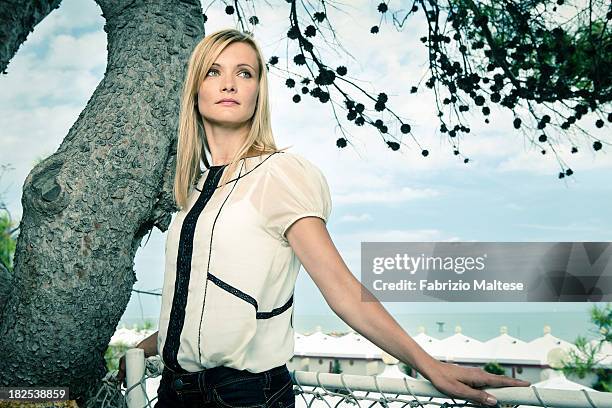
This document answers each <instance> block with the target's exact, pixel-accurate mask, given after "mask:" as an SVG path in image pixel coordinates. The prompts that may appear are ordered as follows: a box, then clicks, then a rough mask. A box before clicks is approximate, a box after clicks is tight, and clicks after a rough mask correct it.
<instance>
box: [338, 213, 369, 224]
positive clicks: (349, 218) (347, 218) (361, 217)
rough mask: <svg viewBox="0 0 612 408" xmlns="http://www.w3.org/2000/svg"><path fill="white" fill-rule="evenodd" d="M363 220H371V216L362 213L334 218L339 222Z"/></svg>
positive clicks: (359, 221)
mask: <svg viewBox="0 0 612 408" xmlns="http://www.w3.org/2000/svg"><path fill="white" fill-rule="evenodd" d="M365 221H372V216H371V215H370V214H368V213H363V214H359V215H357V214H346V215H343V216H341V217H340V218H338V219H336V222H339V223H361V222H365Z"/></svg>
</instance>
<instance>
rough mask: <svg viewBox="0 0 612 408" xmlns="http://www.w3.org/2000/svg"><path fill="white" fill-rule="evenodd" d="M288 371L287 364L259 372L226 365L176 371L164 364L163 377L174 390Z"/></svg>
mask: <svg viewBox="0 0 612 408" xmlns="http://www.w3.org/2000/svg"><path fill="white" fill-rule="evenodd" d="M287 371H288V369H287V365H286V364H283V365H281V366H278V367H273V368H271V369H269V370H266V371H262V372H259V373H253V372H250V371H248V370H238V369H236V368H232V367H226V366H217V367H213V368H207V369H204V370H202V371H196V372H187V373H176V372H173V371H172V370H170V369H169V368H168V367H166V366H164V369H163V371H162V378H166V379H167V380H168V381H169V383H170V386H171V387H172V388H173V389H174V390H176V391H180V390H185V389H194V388H199V387H200V384H202V383H205V384H208V385H210V386H214V385H216V384H220V383H222V382H224V381H225V380H227V379H233V378H245V377H246V378H251V377H265V376H266V375H268V376H272V375H276V374H280V373H283V372H287ZM201 377H204V378H205V380H204V381H201V380H200V379H201Z"/></svg>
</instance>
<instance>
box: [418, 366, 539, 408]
mask: <svg viewBox="0 0 612 408" xmlns="http://www.w3.org/2000/svg"><path fill="white" fill-rule="evenodd" d="M424 375H425V374H424ZM425 377H426V378H427V379H428V380H429V381H430V382H431V383H432V384H433V386H434V387H436V388H437V389H438V390H439V391H441V392H443V393H444V394H446V395H448V396H449V397H455V398H461V399H464V400H470V401H471V402H475V403H478V404H484V405H495V404H496V403H497V399H496V398H495V397H494V396H493V395H491V394H489V393H487V392H485V391H483V390H479V389H478V388H496V387H527V386H529V385H530V384H531V383H530V382H529V381H524V380H519V379H516V378H510V377H507V376H505V375H497V374H491V373H488V372H486V371H484V370H482V369H480V368H477V367H462V366H459V365H456V364H449V363H444V362H441V361H437V360H436V361H435V363H434V364H433V365H432V366H430V367H429V368H428V370H427V375H426V376H425Z"/></svg>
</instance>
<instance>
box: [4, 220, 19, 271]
mask: <svg viewBox="0 0 612 408" xmlns="http://www.w3.org/2000/svg"><path fill="white" fill-rule="evenodd" d="M13 228H15V225H14V224H13V223H11V218H10V216H9V213H8V212H7V211H6V210H1V211H0V262H2V264H4V266H6V268H7V269H8V270H9V272H12V270H13V256H14V255H15V245H16V240H15V238H13V237H12V236H11V234H10V232H11V230H12V229H13Z"/></svg>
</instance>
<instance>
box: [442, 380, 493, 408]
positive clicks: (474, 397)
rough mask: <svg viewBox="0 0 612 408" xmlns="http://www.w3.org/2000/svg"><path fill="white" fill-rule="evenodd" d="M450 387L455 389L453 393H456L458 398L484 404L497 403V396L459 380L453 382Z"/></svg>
mask: <svg viewBox="0 0 612 408" xmlns="http://www.w3.org/2000/svg"><path fill="white" fill-rule="evenodd" d="M452 387H453V389H454V390H455V392H454V393H453V395H456V396H458V397H459V398H462V399H465V400H470V401H472V402H476V403H479V404H484V405H495V404H497V398H495V397H494V396H493V395H491V394H489V393H488V392H486V391H483V390H477V389H474V388H471V387H469V386H467V385H465V384H463V383H461V382H459V381H457V382H456V383H455V384H453V385H452Z"/></svg>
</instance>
